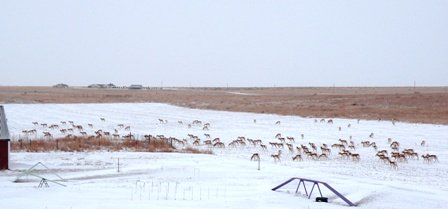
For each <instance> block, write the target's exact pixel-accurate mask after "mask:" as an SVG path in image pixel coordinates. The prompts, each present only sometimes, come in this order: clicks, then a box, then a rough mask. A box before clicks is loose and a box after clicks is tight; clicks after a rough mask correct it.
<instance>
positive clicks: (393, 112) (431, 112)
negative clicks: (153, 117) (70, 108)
mask: <svg viewBox="0 0 448 209" xmlns="http://www.w3.org/2000/svg"><path fill="white" fill-rule="evenodd" d="M112 102H120V103H122V102H126V103H131V102H159V103H169V104H173V105H179V106H184V107H191V108H199V109H214V110H226V111H240V112H256V113H275V114H281V115H299V116H304V117H318V118H359V119H374V120H377V119H383V120H392V119H396V120H399V121H406V122H417V123H434V124H448V87H417V88H413V87H336V88H334V87H291V88H164V89H160V88H154V89H149V90H147V89H145V90H128V89H88V88H82V87H71V88H65V89H63V88H52V87H11V86H0V103H3V104H5V103H112Z"/></svg>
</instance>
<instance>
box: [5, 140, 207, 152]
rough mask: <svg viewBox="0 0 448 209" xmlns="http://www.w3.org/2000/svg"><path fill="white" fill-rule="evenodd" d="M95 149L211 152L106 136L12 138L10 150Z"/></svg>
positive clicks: (154, 141) (67, 150)
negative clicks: (179, 148)
mask: <svg viewBox="0 0 448 209" xmlns="http://www.w3.org/2000/svg"><path fill="white" fill-rule="evenodd" d="M95 150H107V151H131V152H182V153H195V154H196V153H201V154H213V153H212V152H210V151H207V150H206V151H202V150H199V149H195V148H185V149H181V150H178V149H176V148H175V147H173V146H171V144H170V143H168V141H166V140H161V139H151V140H150V141H149V140H138V139H114V138H108V137H101V138H97V137H83V136H74V137H62V138H57V139H33V140H20V139H19V140H12V141H11V151H13V152H18V151H22V152H49V151H62V152H85V151H95Z"/></svg>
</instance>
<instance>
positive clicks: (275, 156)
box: [271, 150, 282, 161]
mask: <svg viewBox="0 0 448 209" xmlns="http://www.w3.org/2000/svg"><path fill="white" fill-rule="evenodd" d="M281 154H282V151H281V150H278V153H277V154H272V155H271V157H272V158H274V161H277V160H278V161H280V155H281Z"/></svg>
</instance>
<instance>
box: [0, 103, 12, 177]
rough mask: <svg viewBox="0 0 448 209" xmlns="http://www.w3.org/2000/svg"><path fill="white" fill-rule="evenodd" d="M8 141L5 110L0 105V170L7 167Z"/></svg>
mask: <svg viewBox="0 0 448 209" xmlns="http://www.w3.org/2000/svg"><path fill="white" fill-rule="evenodd" d="M9 141H10V138H9V131H8V124H7V121H6V116H5V110H4V108H3V106H1V105H0V170H4V169H9V149H10V147H9Z"/></svg>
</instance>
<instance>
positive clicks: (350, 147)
mask: <svg viewBox="0 0 448 209" xmlns="http://www.w3.org/2000/svg"><path fill="white" fill-rule="evenodd" d="M348 148H349V149H351V150H356V148H355V145H349V146H348Z"/></svg>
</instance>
